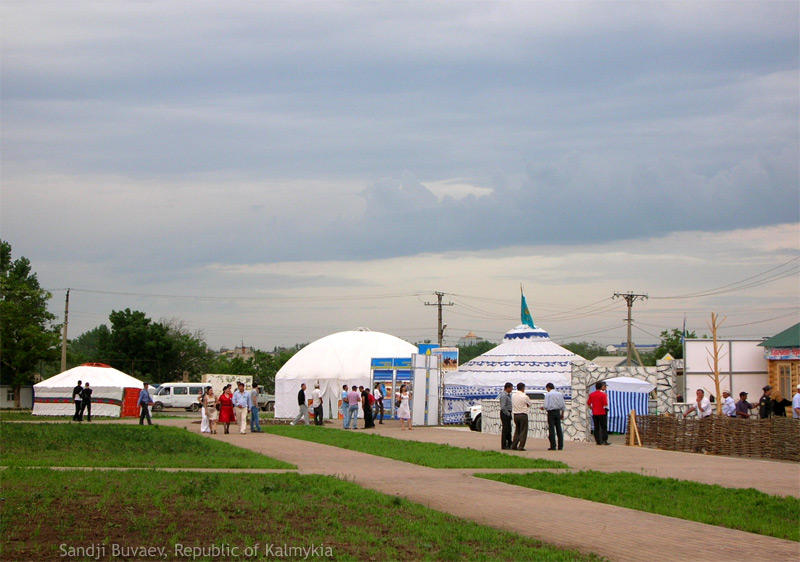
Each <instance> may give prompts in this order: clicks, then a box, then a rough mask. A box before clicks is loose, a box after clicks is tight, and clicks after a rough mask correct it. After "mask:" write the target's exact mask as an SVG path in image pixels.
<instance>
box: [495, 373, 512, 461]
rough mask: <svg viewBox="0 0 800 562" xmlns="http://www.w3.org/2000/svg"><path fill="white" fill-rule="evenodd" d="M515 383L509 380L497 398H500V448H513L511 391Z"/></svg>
mask: <svg viewBox="0 0 800 562" xmlns="http://www.w3.org/2000/svg"><path fill="white" fill-rule="evenodd" d="M513 390H514V385H513V384H511V383H510V382H507V383H506V384H505V385H503V392H501V393H500V394H499V396H498V397H497V398H499V399H500V448H501V449H510V448H511V392H512V391H513Z"/></svg>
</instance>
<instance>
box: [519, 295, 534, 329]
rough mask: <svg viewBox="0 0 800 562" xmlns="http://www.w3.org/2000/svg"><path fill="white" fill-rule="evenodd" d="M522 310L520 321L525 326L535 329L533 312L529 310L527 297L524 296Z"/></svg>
mask: <svg viewBox="0 0 800 562" xmlns="http://www.w3.org/2000/svg"><path fill="white" fill-rule="evenodd" d="M521 308H522V310H521V312H520V320H521V321H522V323H523V324H527V325H528V326H530V327H531V328H535V327H536V325H535V324H534V323H533V316H531V311H530V310H529V309H528V303H527V302H525V295H524V294H523V295H522V307H521Z"/></svg>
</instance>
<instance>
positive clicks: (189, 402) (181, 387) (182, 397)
mask: <svg viewBox="0 0 800 562" xmlns="http://www.w3.org/2000/svg"><path fill="white" fill-rule="evenodd" d="M205 386H206V385H205V384H204V383H201V382H167V383H164V384H162V385H161V386H160V387H159V388H158V392H156V393H155V394H154V395H153V411H154V412H159V411H161V410H163V409H164V408H185V409H186V410H191V411H192V412H196V411H197V410H199V409H200V402H198V398H199V397H200V395H201V394H202V393H203V388H205Z"/></svg>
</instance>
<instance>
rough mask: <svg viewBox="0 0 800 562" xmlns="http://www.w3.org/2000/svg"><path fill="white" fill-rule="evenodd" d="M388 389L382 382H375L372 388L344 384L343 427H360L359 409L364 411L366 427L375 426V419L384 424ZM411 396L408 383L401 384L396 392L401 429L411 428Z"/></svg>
mask: <svg viewBox="0 0 800 562" xmlns="http://www.w3.org/2000/svg"><path fill="white" fill-rule="evenodd" d="M385 395H386V389H385V388H384V387H382V386H381V384H380V383H375V388H373V389H372V390H370V389H369V387H364V386H358V387H357V386H355V385H353V386H351V387H350V388H348V386H347V385H346V384H345V385H342V394H341V401H342V427H343V428H344V429H358V411H359V409H360V410H361V411H362V416H363V418H364V429H371V428H373V427H375V420H376V419H378V420H379V421H378V423H379V424H383V420H384V414H385V406H384V404H383V400H384V396H385ZM411 396H412V393H411V391H410V390H409V388H408V385H406V384H401V385H400V390H399V391H398V392H396V393H395V410H396V411H397V417H398V418H399V419H400V429H408V430H411V429H412V427H411Z"/></svg>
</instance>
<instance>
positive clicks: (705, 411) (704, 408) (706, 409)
mask: <svg viewBox="0 0 800 562" xmlns="http://www.w3.org/2000/svg"><path fill="white" fill-rule="evenodd" d="M696 394H697V400H696V401H695V405H694V406H692V407H691V408H689V409H688V410H686V413H685V414H683V417H684V418H685V417H686V416H688V415H689V414H691V413H692V412H694V411H697V417H698V418H700V419H703V418H707V417H708V416H710V415H711V402H709V400H708V398H706V397H705V395H706V393H705V391H704V390H703V389H701V388H698V389H697V393H696Z"/></svg>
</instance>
